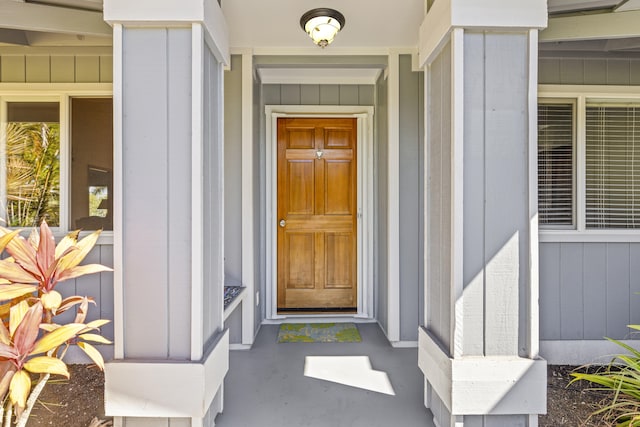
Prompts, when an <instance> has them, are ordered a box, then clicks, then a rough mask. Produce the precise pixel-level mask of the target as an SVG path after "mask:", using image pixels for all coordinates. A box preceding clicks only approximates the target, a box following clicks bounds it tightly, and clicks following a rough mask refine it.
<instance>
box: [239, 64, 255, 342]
mask: <svg viewBox="0 0 640 427" xmlns="http://www.w3.org/2000/svg"><path fill="white" fill-rule="evenodd" d="M241 120H242V163H241V173H242V178H241V179H242V196H241V197H242V199H241V200H242V202H241V203H242V205H241V206H242V224H241V230H242V231H241V236H242V285H243V286H245V288H246V290H247V291H248V292H247V295H246V297H244V298H245V302H244V303H243V304H242V344H245V345H251V344H253V339H254V337H255V333H256V331H255V319H254V317H255V306H254V304H255V302H256V301H255V300H254V297H255V292H256V285H255V271H254V265H255V255H254V254H255V243H254V241H255V238H254V228H253V223H254V206H253V180H254V175H255V173H256V172H255V171H254V169H253V156H254V154H253V56H252V55H251V53H250V52H244V53H242V119H241ZM243 293H244V292H243ZM256 300H257V299H256Z"/></svg>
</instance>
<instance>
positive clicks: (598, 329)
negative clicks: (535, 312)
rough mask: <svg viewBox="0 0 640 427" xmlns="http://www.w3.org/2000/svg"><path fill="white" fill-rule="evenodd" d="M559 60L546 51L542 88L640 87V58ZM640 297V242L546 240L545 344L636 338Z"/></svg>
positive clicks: (543, 283) (541, 66)
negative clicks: (546, 342)
mask: <svg viewBox="0 0 640 427" xmlns="http://www.w3.org/2000/svg"><path fill="white" fill-rule="evenodd" d="M555 55H556V56H553V57H552V56H545V54H544V52H541V57H540V60H539V81H540V83H541V84H565V85H571V84H577V85H583V84H593V85H639V84H640V58H638V57H629V58H620V57H602V58H593V57H588V56H586V55H585V57H577V56H575V54H573V55H572V56H568V57H559V56H557V53H556V54H555ZM541 233H544V231H541ZM639 292H640V243H637V242H619V241H610V242H607V241H602V239H600V240H599V241H598V242H561V241H555V242H554V241H550V240H549V239H548V238H547V239H545V240H544V241H541V243H540V340H541V341H546V340H549V341H557V340H560V341H572V340H576V341H583V340H585V341H590V340H598V341H600V340H603V339H604V337H605V336H606V337H610V338H615V339H633V338H635V337H634V335H633V334H631V330H630V329H629V328H628V327H627V325H630V324H640V310H638V309H637V307H638V306H640V295H639V294H638V293H639ZM543 356H544V354H543ZM593 356H594V357H595V356H598V355H593Z"/></svg>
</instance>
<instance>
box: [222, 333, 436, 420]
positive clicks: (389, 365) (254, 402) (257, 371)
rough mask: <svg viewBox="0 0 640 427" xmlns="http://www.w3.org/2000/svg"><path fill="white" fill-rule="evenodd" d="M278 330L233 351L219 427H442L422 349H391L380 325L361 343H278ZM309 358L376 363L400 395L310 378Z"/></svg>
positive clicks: (377, 369) (264, 334) (260, 334)
mask: <svg viewBox="0 0 640 427" xmlns="http://www.w3.org/2000/svg"><path fill="white" fill-rule="evenodd" d="M278 328H279V326H277V325H263V326H262V327H261V328H260V332H259V333H258V336H257V338H256V341H255V344H254V345H253V348H252V349H251V350H240V351H232V352H231V354H230V356H229V358H230V367H229V372H228V373H227V376H226V379H225V388H224V412H223V413H222V414H220V415H218V417H217V418H216V426H217V427H280V426H282V427H299V426H311V427H377V426H380V427H382V426H384V427H388V426H402V427H414V426H415V427H418V426H420V427H432V426H433V425H434V424H433V422H432V415H431V412H430V411H429V410H428V409H426V408H425V407H424V405H423V376H422V373H421V372H420V370H419V369H418V361H417V357H418V356H417V349H415V348H413V349H396V348H393V347H391V345H389V342H388V341H387V340H386V338H385V336H384V334H383V333H382V331H381V330H380V327H379V326H378V325H377V324H371V323H368V324H362V323H359V324H358V330H359V331H360V335H361V336H362V342H361V343H337V344H327V343H285V344H278V343H277V342H276V338H277V335H278ZM307 356H369V359H370V361H371V366H372V369H373V370H375V371H383V372H386V374H387V375H388V378H389V381H390V383H391V386H392V387H393V392H394V393H395V395H388V394H382V393H379V392H376V391H371V390H370V389H364V388H358V387H353V386H347V385H342V384H338V383H335V382H330V381H327V380H320V379H316V378H310V377H306V376H305V375H304V368H305V357H307ZM375 376H377V377H379V376H381V375H379V374H376V375H375Z"/></svg>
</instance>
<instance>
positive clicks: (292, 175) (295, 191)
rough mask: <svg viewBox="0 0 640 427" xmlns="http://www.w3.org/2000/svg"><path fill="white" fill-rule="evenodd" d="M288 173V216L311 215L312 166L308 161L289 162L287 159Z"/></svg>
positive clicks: (312, 198)
mask: <svg viewBox="0 0 640 427" xmlns="http://www.w3.org/2000/svg"><path fill="white" fill-rule="evenodd" d="M287 163H288V165H287V166H288V169H289V173H288V176H287V181H288V184H289V195H288V201H289V205H288V207H287V211H288V212H289V214H299V215H305V214H306V215H313V212H314V210H315V209H314V199H315V186H314V176H315V173H314V165H313V162H312V161H309V160H289V159H287Z"/></svg>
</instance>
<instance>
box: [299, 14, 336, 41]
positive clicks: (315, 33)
mask: <svg viewBox="0 0 640 427" xmlns="http://www.w3.org/2000/svg"><path fill="white" fill-rule="evenodd" d="M300 26H301V27H302V29H303V30H304V31H305V32H306V33H307V34H309V37H311V39H312V40H313V42H314V43H315V44H317V45H318V46H320V47H321V48H325V47H327V46H328V45H329V43H331V42H332V41H333V39H334V37H335V36H336V34H338V31H340V30H341V29H342V28H344V15H342V14H341V13H340V12H338V11H337V10H334V9H329V8H324V7H323V8H318V9H311V10H310V11H308V12H307V13H305V14H304V15H302V17H301V18H300Z"/></svg>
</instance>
